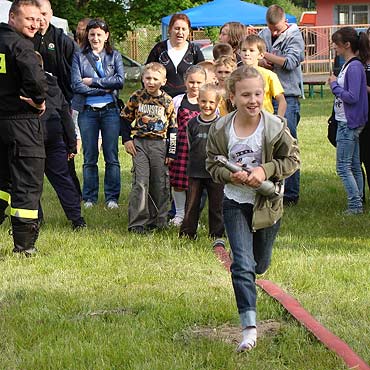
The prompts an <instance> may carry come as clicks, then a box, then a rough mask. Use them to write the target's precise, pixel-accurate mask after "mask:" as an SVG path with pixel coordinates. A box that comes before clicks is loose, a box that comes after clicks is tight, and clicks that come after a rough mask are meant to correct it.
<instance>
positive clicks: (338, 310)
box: [0, 85, 370, 370]
mask: <svg viewBox="0 0 370 370" xmlns="http://www.w3.org/2000/svg"><path fill="white" fill-rule="evenodd" d="M133 87H134V86H132V85H129V86H127V88H126V95H125V96H127V93H128V92H129V90H130V89H132V88H133ZM330 111H331V97H330V94H329V93H328V92H326V94H325V98H324V99H320V98H319V97H318V96H316V97H315V98H314V99H306V100H303V101H302V120H301V123H300V125H299V136H300V148H301V157H302V173H301V201H300V203H299V205H298V206H296V207H294V208H289V209H287V210H286V211H285V215H284V217H283V222H282V228H281V230H280V233H279V236H278V239H277V242H276V244H275V248H274V254H273V261H272V265H271V267H270V269H269V270H268V272H267V273H266V274H265V275H264V276H263V278H264V279H269V280H271V281H273V282H275V283H276V284H278V285H280V286H281V287H282V288H283V289H285V290H286V291H287V292H288V293H290V294H292V295H293V296H294V297H295V298H296V299H298V300H299V302H300V303H301V304H302V305H303V306H304V307H305V308H306V309H307V310H308V311H309V312H310V313H311V314H312V315H313V316H315V317H316V318H317V319H318V320H319V321H320V322H321V323H322V324H323V325H325V326H326V327H327V328H328V329H329V330H331V331H332V332H333V333H334V334H336V335H338V336H339V337H340V338H342V339H343V340H344V341H346V342H347V343H348V344H349V345H350V346H351V347H352V348H353V349H354V350H355V351H356V352H357V353H358V354H359V355H360V356H361V357H362V358H363V359H364V360H365V361H370V323H369V317H370V302H369V301H370V295H369V280H370V269H369V260H370V259H369V257H370V253H369V240H370V239H369V237H370V227H369V220H370V217H369V202H370V199H369V197H368V198H367V201H368V203H367V205H366V212H365V213H364V214H363V215H360V216H356V217H344V216H342V211H343V210H344V209H345V207H346V199H345V194H344V190H343V187H342V185H341V182H340V180H339V178H338V177H337V175H336V173H335V150H334V148H333V147H331V146H330V144H329V143H328V141H327V139H326V120H327V117H328V116H329V113H330ZM120 158H121V172H122V195H121V199H120V209H119V210H115V211H108V210H106V209H105V208H104V202H103V199H102V197H101V198H100V202H99V204H98V206H97V207H95V208H93V209H89V210H86V211H84V216H85V218H86V221H87V223H88V229H87V230H84V231H82V232H79V233H75V232H72V231H71V228H70V225H69V224H68V222H67V220H66V218H65V216H64V214H63V212H62V209H61V207H60V205H59V202H58V200H57V197H56V195H55V193H54V192H53V191H52V189H51V187H50V185H49V184H48V182H47V181H45V191H44V194H43V196H42V203H43V206H44V213H45V225H44V226H43V228H42V230H41V234H40V238H39V241H38V249H39V251H40V252H39V254H38V256H37V257H35V258H32V259H26V258H20V257H17V256H14V255H13V254H12V252H11V249H12V240H11V236H9V234H8V229H9V223H8V222H6V223H4V224H3V225H2V226H1V227H0V240H1V242H0V244H1V250H0V333H1V336H2V339H1V341H0V369H4V370H5V369H6V370H12V369H22V370H26V369H27V370H28V369H29V370H43V369H89V370H90V369H97V370H100V369H104V370H105V369H107V370H108V369H137V370H139V369H140V370H143V369H148V370H157V369H158V370H167V369H171V370H172V369H176V370H177V369H183V370H189V369H195V370H200V369H212V370H214V369H229V370H237V369H251V370H255V369H258V370H260V369H266V370H271V369H273V370H277V369H281V370H283V369H284V370H285V369H289V370H319V369H320V370H321V369H322V370H334V369H335V370H337V369H345V368H346V366H345V364H344V363H343V362H342V360H341V359H339V358H337V357H336V356H335V355H334V354H333V353H332V352H330V351H328V350H327V349H326V348H325V347H324V346H323V345H322V344H320V343H319V342H318V341H317V340H316V338H315V337H313V336H312V335H311V334H309V333H308V332H307V331H306V330H305V329H304V328H303V327H302V326H300V325H299V324H298V323H297V322H296V321H295V320H294V319H292V317H291V316H290V315H289V314H288V313H287V312H286V311H285V310H284V309H283V308H282V307H281V306H280V305H279V304H278V303H276V302H275V301H274V300H272V299H271V298H270V297H268V296H267V295H266V294H265V293H263V292H262V291H261V290H259V300H258V320H259V321H264V320H274V321H276V322H279V323H280V324H281V327H280V330H279V331H278V332H276V333H275V334H274V335H266V336H264V337H262V338H261V339H259V342H258V345H257V347H256V348H255V349H254V350H253V351H252V352H250V353H246V354H242V355H238V354H236V353H235V345H230V344H228V343H225V342H223V341H221V340H212V339H210V338H207V337H201V338H199V337H195V336H193V335H191V334H189V333H190V331H189V330H190V329H192V328H199V327H202V326H207V327H212V328H217V327H219V326H222V325H229V326H237V325H238V324H239V322H238V314H237V310H236V305H235V300H234V296H233V290H232V286H231V281H230V276H229V275H228V273H227V272H226V271H225V270H224V268H223V266H222V265H221V264H220V263H219V261H218V260H217V259H216V257H215V255H214V254H213V251H212V248H211V246H210V241H209V239H208V238H207V236H206V235H207V232H206V229H207V228H206V223H207V219H206V215H205V214H204V215H203V216H202V220H201V231H200V237H199V239H198V240H197V241H196V242H190V241H188V240H184V239H179V238H178V237H177V233H176V230H175V229H170V230H169V231H166V232H162V233H155V234H153V235H150V236H137V235H131V234H128V232H127V202H128V194H129V190H130V176H131V175H130V167H131V165H130V158H129V157H128V155H126V154H125V152H124V149H123V147H121V154H120ZM81 164H82V158H81V156H79V158H78V159H77V166H78V170H79V174H80V175H81ZM100 168H101V173H100V174H101V175H103V161H102V160H100ZM102 179H103V177H102V176H101V180H102ZM101 190H102V187H101ZM101 195H102V193H101Z"/></svg>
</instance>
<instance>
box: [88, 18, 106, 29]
mask: <svg viewBox="0 0 370 370" xmlns="http://www.w3.org/2000/svg"><path fill="white" fill-rule="evenodd" d="M98 27H99V28H101V29H102V30H104V31H107V30H108V26H107V24H106V23H105V22H103V21H99V20H97V19H93V20H91V21H90V22H89V23H88V24H87V26H86V29H87V30H89V29H90V28H98Z"/></svg>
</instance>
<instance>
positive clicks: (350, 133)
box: [336, 121, 364, 212]
mask: <svg viewBox="0 0 370 370" xmlns="http://www.w3.org/2000/svg"><path fill="white" fill-rule="evenodd" d="M361 131H362V127H359V128H357V129H350V128H348V125H347V122H343V121H338V129H337V138H336V140H337V173H338V176H339V177H340V179H341V180H342V182H343V185H344V188H345V190H346V192H347V200H348V210H349V211H355V212H356V211H362V192H363V187H364V180H363V177H362V172H361V162H360V144H359V136H360V133H361Z"/></svg>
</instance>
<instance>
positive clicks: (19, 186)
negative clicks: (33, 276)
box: [0, 0, 47, 255]
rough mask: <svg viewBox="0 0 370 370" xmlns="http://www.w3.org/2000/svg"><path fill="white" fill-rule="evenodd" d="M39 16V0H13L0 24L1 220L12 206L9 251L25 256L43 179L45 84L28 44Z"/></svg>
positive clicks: (32, 249)
mask: <svg viewBox="0 0 370 370" xmlns="http://www.w3.org/2000/svg"><path fill="white" fill-rule="evenodd" d="M40 17H41V12H40V8H39V5H38V2H37V0H15V1H14V2H13V3H12V5H11V8H10V10H9V21H8V24H6V23H0V102H1V104H0V221H3V220H4V215H5V211H6V209H7V208H10V216H11V223H12V233H13V240H14V249H13V252H18V253H24V254H26V255H32V254H33V253H35V252H36V248H35V247H34V245H35V241H36V239H37V236H38V221H37V219H38V203H39V200H40V196H41V192H42V183H43V175H44V158H45V150H44V143H43V133H42V126H41V122H40V119H39V115H40V114H41V113H42V112H43V111H44V110H45V96H46V89H47V82H46V78H45V75H44V73H43V71H42V69H41V67H40V65H39V62H38V60H37V57H36V55H35V52H34V51H33V44H32V42H31V41H30V40H29V38H32V37H33V36H34V34H35V33H36V31H37V29H38V27H39V24H40ZM8 206H9V207H8Z"/></svg>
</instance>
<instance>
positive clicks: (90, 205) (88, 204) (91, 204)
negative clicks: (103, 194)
mask: <svg viewBox="0 0 370 370" xmlns="http://www.w3.org/2000/svg"><path fill="white" fill-rule="evenodd" d="M92 207H94V203H93V202H90V201H89V200H88V201H87V202H85V203H84V208H85V209H88V208H92Z"/></svg>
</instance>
